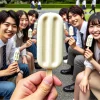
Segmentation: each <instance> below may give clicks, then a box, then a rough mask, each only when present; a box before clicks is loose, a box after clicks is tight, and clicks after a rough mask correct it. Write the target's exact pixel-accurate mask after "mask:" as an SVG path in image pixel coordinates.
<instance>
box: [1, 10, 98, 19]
mask: <svg viewBox="0 0 100 100" xmlns="http://www.w3.org/2000/svg"><path fill="white" fill-rule="evenodd" d="M12 9H13V10H14V11H18V10H25V11H26V12H28V11H29V10H31V8H0V11H1V10H12ZM50 9H51V10H58V11H59V10H60V8H57V9H56V8H43V9H42V10H50ZM35 10H37V9H35ZM89 11H90V9H86V12H89ZM96 12H100V9H96ZM90 15H91V14H85V18H86V20H88V18H89V17H90Z"/></svg>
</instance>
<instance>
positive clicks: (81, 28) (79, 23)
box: [61, 6, 87, 92]
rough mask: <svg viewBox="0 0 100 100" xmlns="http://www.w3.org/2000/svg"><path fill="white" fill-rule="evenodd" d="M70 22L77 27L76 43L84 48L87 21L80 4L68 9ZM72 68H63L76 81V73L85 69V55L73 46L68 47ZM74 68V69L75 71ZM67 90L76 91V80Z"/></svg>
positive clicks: (64, 72) (69, 61)
mask: <svg viewBox="0 0 100 100" xmlns="http://www.w3.org/2000/svg"><path fill="white" fill-rule="evenodd" d="M68 20H69V23H70V24H71V25H72V26H74V27H76V28H77V33H76V37H77V39H76V45H77V46H79V47H81V48H84V43H85V37H86V29H87V22H86V21H85V17H84V11H83V10H82V8H80V7H79V6H72V7H70V8H69V11H68ZM67 63H68V64H69V65H71V68H69V69H67V70H61V71H62V73H63V74H66V75H68V74H72V73H73V81H75V78H76V75H77V74H78V73H79V72H80V71H82V70H83V69H84V56H83V55H81V53H80V52H78V51H76V50H74V49H73V48H72V47H69V48H68V62H67ZM73 70H74V71H73ZM63 90H64V91H65V92H73V91H74V82H73V83H72V84H71V85H68V86H65V87H64V88H63Z"/></svg>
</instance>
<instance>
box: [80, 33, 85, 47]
mask: <svg viewBox="0 0 100 100" xmlns="http://www.w3.org/2000/svg"><path fill="white" fill-rule="evenodd" d="M80 35H81V42H82V48H83V47H84V43H83V34H82V33H80Z"/></svg>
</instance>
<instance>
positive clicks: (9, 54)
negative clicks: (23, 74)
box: [0, 39, 18, 68]
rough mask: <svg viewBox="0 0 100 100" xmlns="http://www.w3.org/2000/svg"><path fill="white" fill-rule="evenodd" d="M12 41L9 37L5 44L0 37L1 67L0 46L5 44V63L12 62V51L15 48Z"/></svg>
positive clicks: (0, 48) (0, 64)
mask: <svg viewBox="0 0 100 100" xmlns="http://www.w3.org/2000/svg"><path fill="white" fill-rule="evenodd" d="M13 43H14V41H13V40H12V39H9V40H8V42H7V43H6V44H4V42H3V41H2V40H1V39H0V68H1V67H2V56H3V55H2V47H3V46H4V45H6V61H7V62H6V63H7V65H8V64H10V63H12V62H13V61H14V59H13V57H14V52H15V50H16V49H18V48H16V47H15V45H14V44H13Z"/></svg>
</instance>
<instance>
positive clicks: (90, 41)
mask: <svg viewBox="0 0 100 100" xmlns="http://www.w3.org/2000/svg"><path fill="white" fill-rule="evenodd" d="M92 41H93V36H92V35H88V37H87V41H86V46H87V47H91V46H92Z"/></svg>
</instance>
